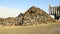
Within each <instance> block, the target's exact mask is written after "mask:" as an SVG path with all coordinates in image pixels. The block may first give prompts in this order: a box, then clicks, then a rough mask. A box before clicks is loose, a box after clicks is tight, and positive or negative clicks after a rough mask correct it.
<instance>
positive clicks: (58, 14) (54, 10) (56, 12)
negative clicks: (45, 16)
mask: <svg viewBox="0 0 60 34" xmlns="http://www.w3.org/2000/svg"><path fill="white" fill-rule="evenodd" d="M49 14H50V15H53V16H54V19H58V20H59V18H60V5H59V6H51V5H49Z"/></svg>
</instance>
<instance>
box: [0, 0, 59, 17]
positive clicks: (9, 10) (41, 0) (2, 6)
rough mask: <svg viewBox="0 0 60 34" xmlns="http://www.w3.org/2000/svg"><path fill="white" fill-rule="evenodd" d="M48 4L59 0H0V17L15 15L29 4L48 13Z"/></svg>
mask: <svg viewBox="0 0 60 34" xmlns="http://www.w3.org/2000/svg"><path fill="white" fill-rule="evenodd" d="M49 4H52V5H53V6H57V5H59V4H60V0H0V17H16V16H17V15H18V14H19V13H20V12H25V11H26V10H27V9H28V8H30V7H31V6H36V7H39V8H41V9H43V10H44V11H46V12H47V13H49V11H48V8H49V7H48V5H49Z"/></svg>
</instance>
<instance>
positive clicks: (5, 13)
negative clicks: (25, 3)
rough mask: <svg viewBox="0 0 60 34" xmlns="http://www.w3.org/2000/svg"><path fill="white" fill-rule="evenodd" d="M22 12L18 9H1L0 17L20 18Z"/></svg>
mask: <svg viewBox="0 0 60 34" xmlns="http://www.w3.org/2000/svg"><path fill="white" fill-rule="evenodd" d="M19 13H20V11H19V10H18V9H12V8H8V7H0V17H3V18H6V17H16V16H18V15H19Z"/></svg>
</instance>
